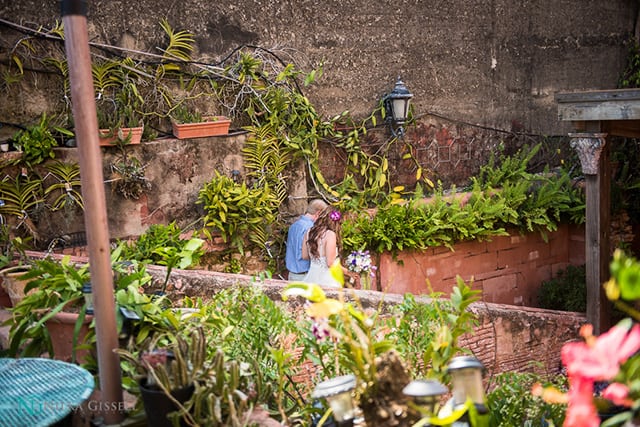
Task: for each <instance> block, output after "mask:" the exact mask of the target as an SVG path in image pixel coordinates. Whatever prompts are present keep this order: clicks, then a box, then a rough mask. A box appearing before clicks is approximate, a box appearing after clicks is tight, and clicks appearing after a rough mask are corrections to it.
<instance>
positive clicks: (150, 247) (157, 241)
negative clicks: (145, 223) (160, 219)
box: [119, 221, 203, 267]
mask: <svg viewBox="0 0 640 427" xmlns="http://www.w3.org/2000/svg"><path fill="white" fill-rule="evenodd" d="M181 234H182V230H181V229H180V227H178V225H177V224H176V222H175V221H173V222H171V223H169V224H167V225H164V224H152V225H150V226H149V228H148V229H147V230H146V231H145V232H144V233H142V234H141V235H140V236H138V237H137V238H136V239H135V240H133V241H130V242H122V241H120V242H119V243H120V244H123V248H122V258H123V259H127V260H137V261H140V262H142V263H145V264H158V265H162V264H161V262H162V261H166V257H165V256H164V253H163V252H162V251H161V249H162V248H165V247H172V248H175V249H176V250H177V252H180V251H181V250H182V249H184V248H185V246H186V245H187V243H188V241H189V239H184V238H182V236H181ZM202 255H203V251H202V249H200V250H198V251H195V252H194V253H193V254H192V259H191V261H192V263H191V264H190V265H189V267H190V266H192V265H197V263H198V260H199V259H200V257H201V256H202Z"/></svg>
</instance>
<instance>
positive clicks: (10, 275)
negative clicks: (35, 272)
mask: <svg viewBox="0 0 640 427" xmlns="http://www.w3.org/2000/svg"><path fill="white" fill-rule="evenodd" d="M27 271H29V267H28V266H23V265H17V266H13V267H7V268H5V269H2V270H0V276H2V287H3V288H4V290H5V291H6V293H7V294H8V295H9V299H10V300H11V305H12V306H14V307H15V306H16V305H17V304H18V303H19V302H20V301H22V299H23V298H24V288H25V286H27V283H28V282H29V281H28V280H21V279H20V276H22V275H23V274H25V273H26V272H27Z"/></svg>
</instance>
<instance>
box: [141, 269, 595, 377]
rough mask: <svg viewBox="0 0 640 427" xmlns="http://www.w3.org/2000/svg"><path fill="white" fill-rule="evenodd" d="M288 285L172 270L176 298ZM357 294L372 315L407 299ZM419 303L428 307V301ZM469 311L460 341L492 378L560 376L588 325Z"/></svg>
mask: <svg viewBox="0 0 640 427" xmlns="http://www.w3.org/2000/svg"><path fill="white" fill-rule="evenodd" d="M149 271H150V272H151V273H152V274H153V275H154V277H156V278H157V279H158V280H159V282H160V283H161V282H162V280H163V279H164V271H165V270H164V268H161V267H155V266H152V267H150V268H149ZM286 283H287V282H284V281H281V280H266V281H264V282H256V281H254V280H252V278H251V277H249V276H243V275H234V274H224V273H217V272H203V271H190V270H173V272H172V276H171V282H170V286H169V288H170V292H171V294H172V295H174V296H175V297H181V296H190V297H197V296H201V297H204V298H206V297H207V296H209V295H212V294H214V293H216V292H218V291H220V290H221V289H225V288H227V287H229V286H236V285H241V286H260V287H261V288H262V289H263V290H264V292H265V293H266V294H267V295H269V296H270V297H271V298H272V299H273V300H275V301H281V299H282V298H281V295H282V290H283V287H284V286H285V285H286ZM325 291H326V293H327V295H328V296H330V297H336V291H335V290H334V289H326V290H325ZM354 292H356V294H357V296H358V299H359V300H360V302H361V303H362V304H363V306H364V307H365V308H371V309H379V308H380V307H383V310H387V309H388V307H389V306H391V305H394V304H398V303H400V302H402V298H403V297H402V295H398V294H384V293H381V292H372V291H360V290H356V291H354ZM447 295H448V294H447ZM416 298H417V300H424V301H428V298H426V297H424V296H417V297H416ZM301 303H302V301H301V300H293V301H291V302H288V303H287V304H288V305H287V307H289V308H290V309H291V310H299V309H300V308H301ZM470 310H471V311H472V312H473V313H474V314H475V315H476V316H477V318H478V325H477V326H476V327H475V328H474V332H473V334H470V335H466V336H464V337H462V338H461V342H460V344H461V345H462V346H463V347H465V348H468V349H470V350H472V351H473V353H474V354H475V355H476V356H477V357H478V358H479V359H480V360H482V362H483V363H484V365H485V367H486V368H487V373H488V376H489V377H490V376H491V375H494V374H497V373H500V372H505V371H519V372H525V371H527V372H531V371H536V372H538V373H557V372H559V369H560V349H561V348H562V345H563V344H564V343H566V342H568V341H572V340H575V339H579V335H578V330H579V328H580V326H581V325H582V324H584V323H585V322H586V319H585V317H584V315H583V314H581V313H570V312H559V311H553V310H541V309H535V308H528V307H518V306H511V305H502V304H493V303H486V302H479V303H474V304H472V306H471V307H470ZM532 362H540V366H533V365H532Z"/></svg>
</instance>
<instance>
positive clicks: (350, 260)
mask: <svg viewBox="0 0 640 427" xmlns="http://www.w3.org/2000/svg"><path fill="white" fill-rule="evenodd" d="M347 269H348V270H349V271H353V272H354V273H358V274H360V279H361V285H362V289H371V278H372V277H375V270H376V266H375V265H372V264H371V255H370V254H369V251H353V252H351V253H350V254H349V255H348V256H347Z"/></svg>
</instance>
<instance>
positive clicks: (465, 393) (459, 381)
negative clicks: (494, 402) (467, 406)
mask: <svg viewBox="0 0 640 427" xmlns="http://www.w3.org/2000/svg"><path fill="white" fill-rule="evenodd" d="M483 370H484V365H483V364H482V362H480V360H478V359H477V358H475V357H473V356H458V357H454V358H453V359H451V362H450V363H449V366H448V367H447V371H448V372H449V374H451V387H452V394H453V403H454V405H462V404H464V403H465V402H466V401H467V398H470V399H471V400H472V401H473V403H474V404H475V406H476V409H477V410H478V412H479V413H483V412H484V413H486V411H487V409H486V406H485V394H484V387H483V385H482V373H483Z"/></svg>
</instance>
